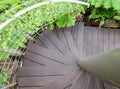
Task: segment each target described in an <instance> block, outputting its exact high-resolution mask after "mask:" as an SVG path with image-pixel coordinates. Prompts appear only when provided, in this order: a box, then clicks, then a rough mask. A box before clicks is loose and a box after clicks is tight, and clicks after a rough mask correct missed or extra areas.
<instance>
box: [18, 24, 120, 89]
mask: <svg viewBox="0 0 120 89" xmlns="http://www.w3.org/2000/svg"><path fill="white" fill-rule="evenodd" d="M119 47H120V30H118V29H106V28H96V27H88V26H87V27H84V23H82V22H79V23H76V24H75V26H73V27H71V28H61V29H58V28H55V29H54V30H53V31H49V30H45V31H44V32H43V33H41V34H39V35H38V39H36V42H35V43H31V42H29V44H28V47H27V49H26V52H25V56H24V57H23V60H24V65H23V67H22V68H18V71H17V79H18V86H19V88H20V89H117V88H115V87H113V86H112V85H110V84H107V83H105V82H101V81H100V80H99V79H97V78H96V77H95V76H94V75H93V74H90V73H88V72H87V71H84V70H83V69H81V68H80V67H79V66H78V64H77V62H78V59H81V58H83V57H89V56H92V55H98V54H99V53H103V52H106V51H109V50H112V49H114V48H119Z"/></svg>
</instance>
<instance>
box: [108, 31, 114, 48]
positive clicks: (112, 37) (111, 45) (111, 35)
mask: <svg viewBox="0 0 120 89" xmlns="http://www.w3.org/2000/svg"><path fill="white" fill-rule="evenodd" d="M109 48H110V50H112V49H114V48H115V30H114V29H109Z"/></svg>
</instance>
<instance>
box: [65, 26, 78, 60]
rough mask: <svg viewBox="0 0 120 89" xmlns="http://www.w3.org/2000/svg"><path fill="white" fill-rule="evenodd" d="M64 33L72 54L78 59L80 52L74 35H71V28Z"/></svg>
mask: <svg viewBox="0 0 120 89" xmlns="http://www.w3.org/2000/svg"><path fill="white" fill-rule="evenodd" d="M64 33H65V38H66V41H67V43H68V45H69V48H70V51H71V52H72V54H74V55H75V56H76V57H77V56H78V51H77V48H76V45H75V42H74V40H73V37H72V34H71V28H68V29H66V30H64ZM77 58H78V57H77Z"/></svg>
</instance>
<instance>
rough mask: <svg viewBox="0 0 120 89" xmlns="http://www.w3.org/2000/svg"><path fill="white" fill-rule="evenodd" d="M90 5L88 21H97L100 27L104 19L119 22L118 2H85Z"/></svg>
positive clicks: (113, 0) (119, 3)
mask: <svg viewBox="0 0 120 89" xmlns="http://www.w3.org/2000/svg"><path fill="white" fill-rule="evenodd" d="M85 1H87V2H89V3H90V4H91V7H90V12H91V14H90V15H89V18H90V19H98V20H99V22H100V26H102V25H104V23H105V20H106V19H112V20H117V21H120V1H119V0H85Z"/></svg>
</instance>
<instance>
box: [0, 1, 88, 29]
mask: <svg viewBox="0 0 120 89" xmlns="http://www.w3.org/2000/svg"><path fill="white" fill-rule="evenodd" d="M51 2H70V3H77V4H81V5H86V6H88V7H89V6H90V4H89V3H87V2H83V1H78V0H50V1H46V2H40V3H38V4H35V5H32V6H30V7H27V8H25V9H23V10H21V11H19V12H18V13H16V14H14V15H13V17H12V18H9V19H8V20H6V21H5V22H3V23H1V24H0V30H1V29H2V28H4V27H5V26H6V25H8V24H9V23H11V22H12V21H13V20H15V19H16V18H18V17H19V16H21V15H22V14H25V13H27V12H28V11H31V10H33V9H35V8H38V7H40V6H43V5H46V4H49V3H51Z"/></svg>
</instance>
